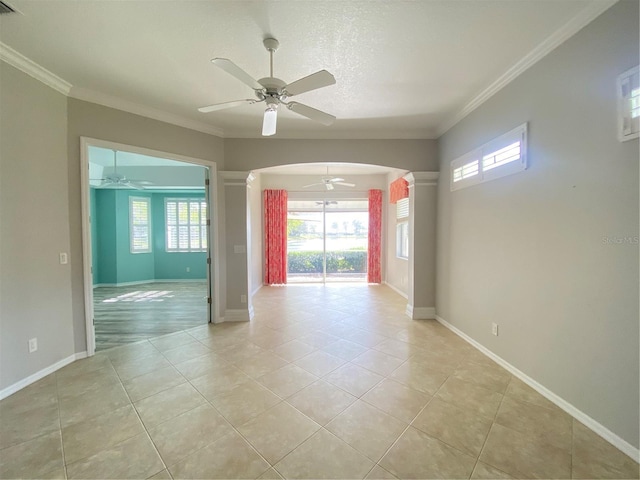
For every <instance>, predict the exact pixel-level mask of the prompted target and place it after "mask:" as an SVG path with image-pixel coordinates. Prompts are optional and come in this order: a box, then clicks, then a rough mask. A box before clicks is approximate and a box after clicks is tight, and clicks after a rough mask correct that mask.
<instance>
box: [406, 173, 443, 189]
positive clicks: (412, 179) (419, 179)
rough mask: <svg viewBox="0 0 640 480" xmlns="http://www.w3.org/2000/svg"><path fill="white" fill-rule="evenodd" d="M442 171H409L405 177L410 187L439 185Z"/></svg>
mask: <svg viewBox="0 0 640 480" xmlns="http://www.w3.org/2000/svg"><path fill="white" fill-rule="evenodd" d="M438 177H440V172H409V173H407V174H406V175H405V176H404V177H403V178H404V179H405V180H406V181H407V182H409V188H411V187H413V186H416V185H418V186H422V185H430V186H434V185H438Z"/></svg>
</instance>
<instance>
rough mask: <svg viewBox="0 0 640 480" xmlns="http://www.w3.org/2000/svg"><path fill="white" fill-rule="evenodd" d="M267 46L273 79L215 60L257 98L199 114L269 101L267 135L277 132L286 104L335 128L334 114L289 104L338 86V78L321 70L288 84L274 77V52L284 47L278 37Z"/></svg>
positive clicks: (264, 129)
mask: <svg viewBox="0 0 640 480" xmlns="http://www.w3.org/2000/svg"><path fill="white" fill-rule="evenodd" d="M263 44H264V46H265V48H266V49H267V51H268V52H269V59H270V61H269V76H268V77H265V78H261V79H260V80H255V79H254V78H253V77H251V75H249V74H248V73H247V72H245V71H244V70H242V69H241V68H240V67H238V66H237V65H236V64H235V63H233V62H232V61H231V60H229V59H227V58H214V59H213V60H211V61H212V62H213V64H214V65H216V66H217V67H219V68H221V69H222V70H224V71H225V72H227V73H228V74H229V75H231V76H233V77H235V78H237V79H238V80H240V81H241V82H242V83H244V84H245V85H248V86H249V87H251V88H252V89H253V91H254V93H255V95H256V99H252V98H250V99H244V100H233V101H231V102H224V103H217V104H215V105H209V106H207V107H200V108H199V109H198V111H200V112H202V113H209V112H215V111H218V110H223V109H226V108H232V107H238V106H240V105H247V104H249V105H251V104H254V103H261V102H265V103H266V105H267V108H266V109H265V111H264V118H263V121H262V135H263V136H271V135H274V134H275V133H276V123H277V120H278V107H279V106H280V105H284V106H285V107H286V108H287V109H288V110H291V111H292V112H294V113H297V114H298V115H302V116H303V117H307V118H309V119H311V120H314V121H316V122H319V123H321V124H322V125H327V126H328V125H331V124H332V123H333V121H334V120H335V119H336V117H334V116H333V115H330V114H328V113H325V112H322V111H320V110H317V109H315V108H313V107H309V106H308V105H304V104H302V103H298V102H290V101H289V102H288V101H287V100H288V99H289V98H290V97H293V96H295V95H300V94H301V93H305V92H310V91H312V90H317V89H318V88H323V87H327V86H329V85H333V84H335V83H336V79H335V78H334V76H333V75H331V74H330V73H329V72H328V71H326V70H320V71H319V72H316V73H313V74H311V75H309V76H307V77H304V78H301V79H299V80H296V81H295V82H292V83H289V84H287V83H285V82H284V81H283V80H280V79H279V78H276V77H274V76H273V53H274V52H275V51H276V50H277V49H278V46H279V45H280V44H279V43H278V41H277V40H276V39H275V38H266V39H265V40H264V41H263Z"/></svg>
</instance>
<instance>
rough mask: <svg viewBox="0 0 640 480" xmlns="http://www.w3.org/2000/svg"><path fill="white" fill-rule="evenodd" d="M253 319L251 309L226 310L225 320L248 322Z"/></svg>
mask: <svg viewBox="0 0 640 480" xmlns="http://www.w3.org/2000/svg"><path fill="white" fill-rule="evenodd" d="M249 320H251V316H250V315H249V310H225V312H224V321H225V322H248V321H249Z"/></svg>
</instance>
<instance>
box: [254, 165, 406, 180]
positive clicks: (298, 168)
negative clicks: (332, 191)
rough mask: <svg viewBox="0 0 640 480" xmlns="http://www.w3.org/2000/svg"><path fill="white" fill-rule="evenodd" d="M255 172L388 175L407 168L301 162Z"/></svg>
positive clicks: (273, 173) (275, 173)
mask: <svg viewBox="0 0 640 480" xmlns="http://www.w3.org/2000/svg"><path fill="white" fill-rule="evenodd" d="M255 172H256V173H267V174H272V175H318V176H321V177H324V176H327V175H329V176H333V175H386V174H387V173H389V172H397V173H402V174H404V173H406V170H400V169H397V168H390V167H381V166H379V165H366V164H358V163H300V164H292V165H280V166H277V167H269V168H261V169H258V170H255ZM327 172H328V173H327Z"/></svg>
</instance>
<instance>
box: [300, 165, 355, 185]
mask: <svg viewBox="0 0 640 480" xmlns="http://www.w3.org/2000/svg"><path fill="white" fill-rule="evenodd" d="M319 185H324V187H325V188H326V189H327V190H333V189H334V188H335V187H334V185H342V186H343V187H355V186H356V184H355V183H349V182H345V181H344V178H342V177H331V176H329V167H327V175H326V176H325V177H322V179H321V181H320V182H318V183H312V184H310V185H305V186H304V187H302V188H310V187H316V186H319Z"/></svg>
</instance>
